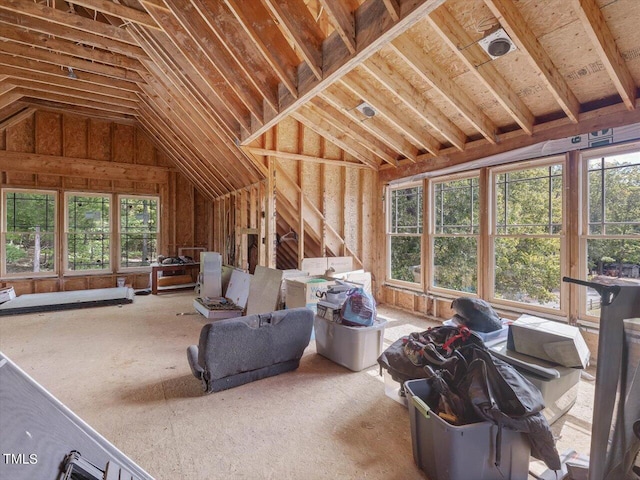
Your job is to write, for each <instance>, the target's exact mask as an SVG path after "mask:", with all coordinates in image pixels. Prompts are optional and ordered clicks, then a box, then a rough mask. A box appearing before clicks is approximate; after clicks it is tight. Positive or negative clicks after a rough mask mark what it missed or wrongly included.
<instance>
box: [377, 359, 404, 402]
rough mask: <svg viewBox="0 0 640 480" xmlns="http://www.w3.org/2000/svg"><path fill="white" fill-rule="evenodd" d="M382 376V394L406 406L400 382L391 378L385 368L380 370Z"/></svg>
mask: <svg viewBox="0 0 640 480" xmlns="http://www.w3.org/2000/svg"><path fill="white" fill-rule="evenodd" d="M382 376H383V377H384V394H385V395H386V396H387V397H389V398H390V399H391V400H393V401H394V402H398V403H399V404H400V405H402V406H403V407H405V408H407V395H406V393H405V391H404V388H403V387H402V384H401V383H400V382H396V381H395V380H394V379H393V378H391V374H390V373H389V372H388V371H387V370H385V369H383V370H382Z"/></svg>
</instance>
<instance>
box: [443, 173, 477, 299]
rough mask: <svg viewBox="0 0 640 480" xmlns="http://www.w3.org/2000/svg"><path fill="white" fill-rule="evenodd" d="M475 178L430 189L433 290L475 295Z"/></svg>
mask: <svg viewBox="0 0 640 480" xmlns="http://www.w3.org/2000/svg"><path fill="white" fill-rule="evenodd" d="M479 210H480V196H479V186H478V177H473V178H465V179H460V180H451V181H445V182H437V183H434V185H433V223H434V228H433V244H432V245H433V246H432V252H433V256H432V261H433V286H434V287H440V288H447V289H451V290H457V291H462V292H466V293H477V291H478V236H479V232H480V230H479V221H480V220H479Z"/></svg>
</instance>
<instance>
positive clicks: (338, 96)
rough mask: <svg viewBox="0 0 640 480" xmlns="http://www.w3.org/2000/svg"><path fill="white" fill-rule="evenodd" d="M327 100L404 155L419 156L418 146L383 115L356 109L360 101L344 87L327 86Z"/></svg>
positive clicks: (408, 156) (321, 96)
mask: <svg viewBox="0 0 640 480" xmlns="http://www.w3.org/2000/svg"><path fill="white" fill-rule="evenodd" d="M318 96H319V97H320V98H322V99H323V100H324V101H325V102H327V103H329V104H331V105H333V107H334V108H337V109H339V110H340V111H342V112H343V113H344V114H345V115H347V116H349V117H350V118H351V119H352V120H353V121H355V122H358V124H359V125H360V126H361V127H362V128H364V129H365V130H367V131H368V132H370V133H371V134H372V135H375V136H376V137H377V138H378V139H379V140H380V141H381V142H384V143H385V144H386V145H388V146H389V148H392V149H394V150H395V151H396V152H398V153H399V154H400V155H404V156H405V157H406V158H408V159H409V160H412V161H415V160H416V158H417V156H418V148H417V147H416V146H414V145H413V144H412V143H411V142H409V140H407V139H406V138H405V137H404V136H403V134H402V133H401V132H398V131H397V129H396V128H393V127H392V126H391V125H390V124H389V123H388V122H386V121H384V120H383V117H382V116H378V115H376V116H374V117H371V118H368V117H366V116H365V115H364V114H362V113H360V112H359V111H358V110H356V107H357V106H358V104H359V103H360V101H359V100H354V99H353V97H351V96H350V95H349V94H347V92H346V91H345V90H344V89H341V88H338V87H336V86H333V87H330V88H327V89H326V90H325V91H323V92H322V93H321V94H320V95H318Z"/></svg>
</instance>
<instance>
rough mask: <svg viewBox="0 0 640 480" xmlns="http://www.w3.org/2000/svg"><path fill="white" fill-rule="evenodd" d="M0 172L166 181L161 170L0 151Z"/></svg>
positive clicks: (162, 168) (164, 172) (133, 165)
mask: <svg viewBox="0 0 640 480" xmlns="http://www.w3.org/2000/svg"><path fill="white" fill-rule="evenodd" d="M0 170H8V171H13V172H24V173H40V174H46V175H60V176H61V177H90V178H104V179H110V180H131V179H136V178H137V179H144V181H145V182H148V183H166V182H167V181H168V178H169V177H168V172H169V169H168V168H165V167H156V166H152V165H136V164H133V163H117V162H106V161H100V160H91V159H83V158H68V157H60V156H55V155H39V154H37V153H22V152H9V151H0Z"/></svg>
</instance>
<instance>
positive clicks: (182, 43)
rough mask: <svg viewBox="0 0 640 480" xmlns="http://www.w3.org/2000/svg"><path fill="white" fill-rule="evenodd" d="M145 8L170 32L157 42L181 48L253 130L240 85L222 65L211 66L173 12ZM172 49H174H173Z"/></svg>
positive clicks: (168, 48)
mask: <svg viewBox="0 0 640 480" xmlns="http://www.w3.org/2000/svg"><path fill="white" fill-rule="evenodd" d="M145 6H147V10H148V11H149V13H150V14H151V16H152V17H153V18H154V19H155V20H156V21H157V22H158V24H160V25H163V26H164V27H165V29H166V32H167V39H166V40H164V41H162V39H161V37H162V36H159V37H158V38H157V39H156V40H157V41H158V42H161V45H162V47H163V48H164V49H165V50H173V49H177V51H178V52H179V53H180V55H181V56H183V57H184V58H185V60H187V61H188V63H189V65H190V68H191V69H193V71H195V72H196V73H197V74H198V75H199V76H201V77H202V78H203V79H204V80H205V81H206V82H207V83H208V84H209V85H210V87H211V90H212V91H214V92H220V94H221V95H222V98H221V99H220V100H221V101H223V102H224V101H226V102H227V104H228V109H229V110H230V111H231V113H232V114H233V116H234V118H236V120H238V122H239V124H240V125H242V126H244V127H245V128H246V129H250V128H251V120H250V115H251V113H250V111H249V109H248V107H247V106H246V104H245V102H244V101H243V99H242V98H240V96H239V95H238V87H239V85H236V84H234V85H231V84H230V83H229V82H230V80H231V79H230V78H228V77H226V76H225V73H224V72H222V71H221V70H220V68H219V66H217V65H214V64H213V63H211V61H210V60H209V58H208V57H207V56H206V55H205V52H203V51H202V50H201V49H200V47H199V46H198V44H197V43H196V42H195V41H194V40H193V39H192V37H191V36H190V35H189V34H188V32H187V31H186V30H185V29H184V27H183V26H182V24H181V23H180V22H178V20H177V19H176V18H175V17H174V16H173V15H172V14H171V13H170V12H167V10H165V9H161V8H155V7H154V8H150V7H149V5H148V4H147V3H145ZM168 43H171V45H168ZM172 46H173V49H172V48H171V47H172ZM238 133H240V132H238Z"/></svg>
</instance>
